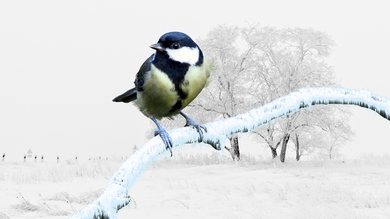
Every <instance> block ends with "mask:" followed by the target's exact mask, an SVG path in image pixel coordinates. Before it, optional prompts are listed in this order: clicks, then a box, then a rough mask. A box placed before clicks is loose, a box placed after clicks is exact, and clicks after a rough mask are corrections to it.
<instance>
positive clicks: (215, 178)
mask: <svg viewBox="0 0 390 219" xmlns="http://www.w3.org/2000/svg"><path fill="white" fill-rule="evenodd" d="M189 4H193V5H192V7H184V8H183V7H180V5H182V3H181V2H180V1H170V2H169V4H166V3H165V2H164V3H163V2H159V1H150V2H143V3H142V4H141V3H137V2H122V1H118V2H115V3H114V2H108V1H107V2H99V3H96V2H94V1H83V2H80V1H66V2H60V1H2V2H1V3H0V60H1V61H0V159H1V155H3V153H5V158H4V161H2V162H0V197H1V198H0V218H8V217H9V218H36V217H42V218H68V217H69V216H70V215H72V214H73V213H74V212H75V211H78V210H80V209H82V208H83V207H84V206H85V205H87V204H88V203H90V202H91V201H93V200H94V199H95V198H96V197H97V195H99V194H100V193H101V192H102V189H104V188H105V187H106V186H107V183H108V180H109V179H110V178H111V176H112V174H113V173H114V172H115V170H116V169H117V168H118V167H119V166H120V165H121V164H122V163H123V162H124V159H126V158H127V157H129V156H130V155H131V154H132V153H133V148H134V146H135V145H136V146H137V147H140V146H141V145H143V144H144V143H145V142H146V141H147V140H148V139H149V138H150V137H151V134H150V133H151V132H152V131H151V128H150V127H151V124H150V122H149V121H148V118H145V117H144V116H143V115H142V114H141V113H139V112H138V110H137V109H136V108H135V107H134V106H131V105H123V104H114V103H112V102H111V100H112V98H113V97H115V96H116V95H117V94H119V93H121V92H123V91H124V90H126V89H127V88H130V86H132V85H133V80H134V75H135V73H136V71H137V70H138V68H139V65H140V64H141V63H142V62H143V61H144V60H145V58H146V57H148V56H149V55H150V54H151V53H152V50H151V49H149V48H148V46H149V45H150V44H152V43H155V42H156V41H157V39H158V37H159V36H161V34H163V33H165V32H167V31H171V30H180V31H183V32H185V33H187V34H189V35H190V36H192V37H193V38H194V39H204V38H205V36H206V34H207V33H208V32H209V31H210V30H212V29H213V28H215V27H216V26H218V25H224V24H226V25H238V26H240V27H247V25H248V24H249V25H252V24H257V25H259V26H270V27H276V28H295V27H299V28H314V29H315V30H318V31H323V32H325V33H327V34H329V35H330V36H331V37H332V39H333V40H334V42H335V44H336V45H335V47H334V48H333V49H332V53H331V55H330V56H329V57H328V58H327V59H326V62H327V63H328V64H329V65H330V66H332V67H333V68H334V73H335V78H336V80H337V81H338V83H339V84H340V85H341V86H342V87H346V88H351V89H355V88H357V89H360V88H367V89H370V90H371V91H372V92H373V93H376V94H379V95H382V96H385V97H388V98H389V97H390V90H389V89H388V71H389V70H388V69H390V66H389V65H390V63H389V62H388V55H387V53H388V51H389V49H390V43H389V41H388V39H389V38H390V27H389V26H388V25H386V21H388V20H389V18H390V17H389V14H388V12H387V8H388V5H387V2H386V1H376V2H375V3H366V2H364V1H343V2H339V1H334V2H333V1H327V2H322V1H310V2H307V1H294V2H291V1H277V2H276V1H275V2H266V1H264V2H262V1H260V2H256V3H254V2H252V1H240V2H239V3H230V2H214V3H210V2H209V1H202V0H201V1H197V2H196V4H194V3H189ZM222 6H223V7H222ZM349 109H350V111H351V118H350V122H349V124H350V126H351V127H352V129H353V131H354V132H355V135H354V137H353V139H352V140H351V141H349V142H347V143H346V144H345V145H343V147H341V149H340V153H339V156H338V158H337V159H335V160H331V161H329V160H326V159H323V157H319V156H311V157H302V160H301V161H299V162H296V161H294V159H293V157H294V151H293V150H291V148H289V149H288V151H287V160H286V162H285V163H280V162H279V160H278V159H274V160H273V159H271V154H270V151H269V149H268V148H267V146H266V145H265V144H264V142H263V143H262V142H258V141H255V142H254V140H253V139H252V138H245V137H244V138H241V139H240V150H241V155H242V158H241V161H240V162H233V161H232V159H231V157H229V156H230V155H229V153H228V152H227V151H224V152H215V151H214V149H212V148H210V147H209V146H206V145H198V146H186V147H182V148H180V149H175V150H174V157H173V158H169V156H168V155H167V157H165V155H163V156H161V157H160V158H159V159H158V160H157V161H156V162H155V163H154V164H153V165H152V166H151V167H150V168H148V169H147V170H146V171H145V172H144V174H142V175H141V176H140V178H139V180H138V181H137V182H136V184H135V185H134V186H133V188H132V189H131V191H130V195H131V197H132V198H133V199H134V201H135V203H132V204H131V205H130V206H128V207H126V208H124V209H123V210H121V211H120V213H119V218H125V217H145V218H154V217H157V216H159V217H163V218H165V217H170V218H183V217H185V218H205V217H206V218H282V217H283V218H389V217H390V186H389V182H390V181H389V179H390V175H389V172H390V171H389V169H390V163H389V155H388V154H389V152H390V146H389V144H388V139H387V138H388V137H387V135H388V130H390V122H389V121H387V120H385V119H383V118H381V117H379V116H378V115H377V114H375V113H373V112H371V111H369V110H366V109H362V108H357V107H350V108H349ZM29 149H31V150H32V154H31V156H32V157H28V153H27V152H28V151H29ZM24 156H26V160H25V161H24ZM35 156H37V159H36V160H35ZM42 156H43V157H44V160H43V162H42ZM76 157H77V159H76ZM183 215H184V216H183Z"/></svg>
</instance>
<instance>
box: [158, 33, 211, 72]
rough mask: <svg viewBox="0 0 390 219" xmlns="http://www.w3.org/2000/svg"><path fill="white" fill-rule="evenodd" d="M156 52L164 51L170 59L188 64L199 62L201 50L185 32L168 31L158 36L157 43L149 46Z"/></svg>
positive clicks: (201, 58) (201, 57) (201, 56)
mask: <svg viewBox="0 0 390 219" xmlns="http://www.w3.org/2000/svg"><path fill="white" fill-rule="evenodd" d="M150 48H152V49H155V50H156V53H165V54H167V55H168V57H169V58H170V59H172V60H173V61H176V62H180V63H187V64H189V65H197V64H201V62H202V61H203V55H202V51H201V50H200V48H199V47H198V45H197V44H196V43H195V42H194V41H193V40H192V39H191V38H190V37H189V36H188V35H186V34H184V33H181V32H168V33H166V34H164V35H162V36H161V37H160V39H159V40H158V42H157V43H155V44H153V45H151V46H150Z"/></svg>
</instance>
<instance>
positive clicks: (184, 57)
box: [166, 47, 199, 65]
mask: <svg viewBox="0 0 390 219" xmlns="http://www.w3.org/2000/svg"><path fill="white" fill-rule="evenodd" d="M166 51H167V53H168V55H169V58H170V59H172V60H175V61H177V62H181V63H188V64H190V65H195V64H196V63H197V62H198V59H199V49H198V48H197V47H194V48H190V47H181V48H180V49H166Z"/></svg>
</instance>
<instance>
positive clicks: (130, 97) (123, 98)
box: [112, 88, 137, 103]
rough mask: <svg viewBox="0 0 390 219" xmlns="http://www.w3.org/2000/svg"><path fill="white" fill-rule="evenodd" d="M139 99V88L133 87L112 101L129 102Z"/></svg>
mask: <svg viewBox="0 0 390 219" xmlns="http://www.w3.org/2000/svg"><path fill="white" fill-rule="evenodd" d="M136 99H137V90H136V89H135V88H132V89H130V90H128V91H126V92H125V93H123V94H121V95H119V96H117V97H115V98H114V99H113V100H112V101H114V102H124V103H129V102H131V101H134V100H136Z"/></svg>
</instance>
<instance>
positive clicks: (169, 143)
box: [150, 116, 173, 157]
mask: <svg viewBox="0 0 390 219" xmlns="http://www.w3.org/2000/svg"><path fill="white" fill-rule="evenodd" d="M150 119H152V121H153V122H154V123H155V124H156V125H157V128H158V129H157V130H155V131H154V136H156V135H159V136H160V138H161V140H162V141H163V142H164V144H165V148H166V149H167V150H169V152H171V157H172V156H173V153H172V147H173V143H172V139H171V136H169V134H168V132H167V131H165V129H163V128H162V126H161V125H160V124H159V123H158V122H157V120H156V118H154V117H153V116H152V117H150Z"/></svg>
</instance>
